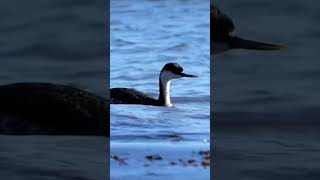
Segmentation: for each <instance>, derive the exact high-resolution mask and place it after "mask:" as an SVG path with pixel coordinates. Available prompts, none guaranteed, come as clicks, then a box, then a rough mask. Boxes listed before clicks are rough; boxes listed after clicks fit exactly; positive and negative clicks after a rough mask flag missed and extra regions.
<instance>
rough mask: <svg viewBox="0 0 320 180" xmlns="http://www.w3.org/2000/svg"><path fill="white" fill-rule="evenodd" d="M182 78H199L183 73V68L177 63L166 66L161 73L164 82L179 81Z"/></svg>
mask: <svg viewBox="0 0 320 180" xmlns="http://www.w3.org/2000/svg"><path fill="white" fill-rule="evenodd" d="M182 77H197V76H195V75H191V74H186V73H183V68H182V67H181V66H180V65H179V64H177V63H168V64H166V65H165V66H164V67H163V68H162V70H161V73H160V79H161V80H163V81H170V80H172V79H179V78H182Z"/></svg>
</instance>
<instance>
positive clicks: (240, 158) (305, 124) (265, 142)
mask: <svg viewBox="0 0 320 180" xmlns="http://www.w3.org/2000/svg"><path fill="white" fill-rule="evenodd" d="M214 3H215V4H216V5H218V6H219V7H220V9H221V10H222V11H224V12H225V13H226V14H228V15H229V16H230V17H232V18H233V20H234V23H235V26H236V32H237V34H238V35H239V36H242V37H246V38H250V39H255V40H263V41H266V42H273V43H278V44H283V45H285V46H286V47H287V49H285V50H281V51H275V52H254V51H245V50H234V51H230V52H228V53H225V54H221V55H218V56H216V57H213V60H214V62H215V65H214V71H215V73H214V74H215V77H213V78H214V81H215V86H216V89H215V92H212V93H213V96H214V97H215V102H214V107H215V109H214V110H213V111H212V115H213V116H215V122H214V123H212V124H211V125H212V128H213V129H214V133H215V134H214V136H215V138H214V140H212V141H214V142H215V143H214V144H213V146H214V147H215V148H214V150H213V151H212V153H213V154H214V159H213V161H214V162H215V163H214V164H213V171H214V175H215V176H216V177H215V178H216V179H227V180H228V179H230V178H232V177H237V179H245V180H247V179H308V180H309V179H319V177H320V175H319V169H318V168H319V159H320V156H319V153H318V152H319V150H320V144H319V141H318V139H319V135H320V134H319V131H318V125H319V122H320V121H319V118H320V113H319V107H320V94H319V88H320V86H319V78H320V76H319V72H320V61H319V55H320V54H319V50H318V42H319V40H320V39H319V38H320V36H319V29H320V25H319V18H320V16H319V2H316V1H308V0H307V1H297V0H294V1H292V0H290V1H289V0H281V1H277V2H276V1H267V0H260V1H252V0H229V1H221V0H217V1H214Z"/></svg>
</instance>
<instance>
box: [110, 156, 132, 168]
mask: <svg viewBox="0 0 320 180" xmlns="http://www.w3.org/2000/svg"><path fill="white" fill-rule="evenodd" d="M111 159H113V160H115V161H117V162H118V163H119V165H120V166H122V165H128V163H127V162H126V160H125V159H123V158H120V157H119V156H117V155H114V156H111Z"/></svg>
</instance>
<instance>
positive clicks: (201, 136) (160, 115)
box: [110, 0, 210, 179]
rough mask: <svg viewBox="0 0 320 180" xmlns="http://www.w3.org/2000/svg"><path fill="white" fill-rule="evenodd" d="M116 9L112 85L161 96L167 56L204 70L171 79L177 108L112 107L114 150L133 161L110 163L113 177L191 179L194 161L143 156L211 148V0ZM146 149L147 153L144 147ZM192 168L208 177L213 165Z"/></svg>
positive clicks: (115, 4) (179, 155) (148, 2)
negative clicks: (186, 163) (148, 162)
mask: <svg viewBox="0 0 320 180" xmlns="http://www.w3.org/2000/svg"><path fill="white" fill-rule="evenodd" d="M110 14H111V27H110V28H111V29H110V30H111V36H110V40H111V41H110V42H111V47H110V50H111V59H110V62H111V64H110V72H111V77H110V78H111V79H110V80H111V88H112V87H129V88H135V89H137V90H140V91H142V92H145V93H148V94H150V95H152V96H154V97H156V98H157V97H158V91H159V87H158V86H159V85H158V83H159V73H160V70H161V69H162V67H163V66H164V65H165V64H166V63H169V62H176V63H179V64H180V65H181V66H182V67H183V68H184V70H185V72H186V73H190V74H195V75H197V76H199V77H198V78H194V79H187V78H186V79H183V80H173V81H172V83H171V97H172V103H173V104H174V106H173V107H171V108H168V107H152V106H141V105H111V113H110V114H111V122H110V127H111V155H119V156H121V157H123V158H127V161H128V166H127V167H123V166H119V165H118V164H117V163H113V164H112V163H111V179H121V177H122V178H124V177H128V176H129V174H130V179H132V178H133V179H139V178H140V179H141V178H145V179H150V178H151V179H163V178H164V177H167V176H168V175H167V174H171V176H170V177H173V178H175V179H185V177H186V176H185V173H186V172H187V171H188V169H189V167H187V168H181V166H172V167H170V166H169V164H168V162H167V164H166V163H165V164H166V166H161V165H159V164H157V163H156V164H152V165H151V166H150V167H144V166H143V160H144V157H145V156H147V155H149V154H152V153H156V154H160V155H161V156H163V157H164V162H165V159H167V158H168V159H175V160H178V159H183V158H185V157H188V156H189V158H192V153H193V151H194V152H196V151H199V150H200V149H202V150H208V149H209V142H210V136H209V133H210V129H209V126H210V105H209V104H210V95H209V93H210V81H209V80H210V55H209V48H210V45H209V39H210V38H209V33H210V32H209V23H210V20H209V1H205V0H202V1H195V0H190V1H179V0H176V1H172V0H165V1H153V0H143V1H127V0H125V1H116V0H114V1H111V13H110ZM136 143H138V144H139V145H136ZM190 144H191V145H190ZM145 147H148V151H143V153H141V152H140V150H141V149H144V148H145ZM133 159H139V160H142V161H141V162H135V161H134V160H133ZM198 161H199V160H198ZM132 163H134V164H132ZM199 163H201V161H199V162H198V164H199ZM159 166H160V167H159ZM171 168H173V170H170V169H171ZM128 169H130V170H128ZM157 169H159V170H161V172H157ZM193 169H194V170H193V171H192V173H190V175H192V176H199V175H200V174H201V176H199V178H200V179H208V178H209V170H208V169H207V170H206V171H203V167H201V166H199V167H195V168H193ZM127 170H128V171H127ZM172 172H175V173H173V174H172ZM153 173H154V174H153ZM150 174H151V175H150ZM152 174H153V175H152Z"/></svg>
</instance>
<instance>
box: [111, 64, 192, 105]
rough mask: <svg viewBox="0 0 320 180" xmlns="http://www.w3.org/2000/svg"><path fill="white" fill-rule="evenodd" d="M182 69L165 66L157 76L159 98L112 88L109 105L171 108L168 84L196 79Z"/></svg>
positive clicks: (174, 66)
mask: <svg viewBox="0 0 320 180" xmlns="http://www.w3.org/2000/svg"><path fill="white" fill-rule="evenodd" d="M182 71H183V68H182V67H181V66H180V65H179V64H177V63H168V64H166V65H165V66H164V67H163V68H162V70H161V72H160V75H159V92H160V93H159V98H158V99H155V98H153V97H151V96H148V95H146V94H144V93H142V92H140V91H137V90H135V89H129V88H112V89H111V90H110V99H111V104H144V105H153V106H172V104H171V99H170V82H171V80H173V79H179V78H182V77H197V76H195V75H191V74H186V73H183V72H182Z"/></svg>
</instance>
